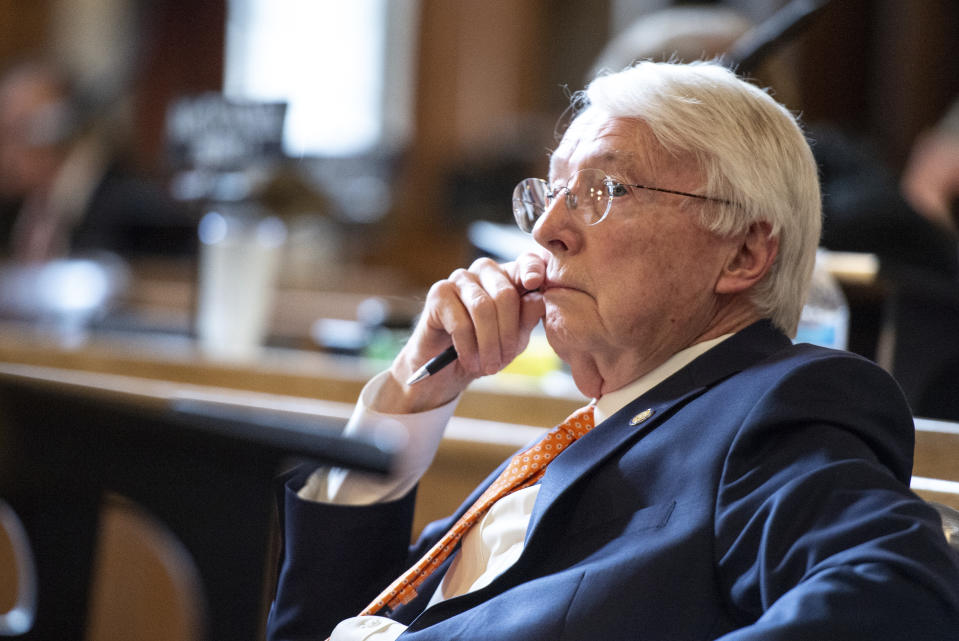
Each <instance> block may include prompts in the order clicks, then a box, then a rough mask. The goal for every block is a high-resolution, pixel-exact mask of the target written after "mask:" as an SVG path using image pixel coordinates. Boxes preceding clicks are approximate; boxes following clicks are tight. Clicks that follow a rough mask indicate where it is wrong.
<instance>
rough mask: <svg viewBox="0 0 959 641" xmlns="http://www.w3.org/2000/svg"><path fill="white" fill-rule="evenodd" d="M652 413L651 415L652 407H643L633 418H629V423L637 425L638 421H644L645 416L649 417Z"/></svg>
mask: <svg viewBox="0 0 959 641" xmlns="http://www.w3.org/2000/svg"><path fill="white" fill-rule="evenodd" d="M652 415H653V408H649V409H645V410H643V411H642V412H640V413H639V414H637V415H636V416H634V417H633V418H631V419H629V424H630V425H639V424H640V423H642V422H643V421H645V420H646V419H647V418H649V417H650V416H652Z"/></svg>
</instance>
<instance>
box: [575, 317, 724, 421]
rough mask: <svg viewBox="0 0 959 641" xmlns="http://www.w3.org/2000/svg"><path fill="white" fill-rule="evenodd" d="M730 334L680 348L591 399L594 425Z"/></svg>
mask: <svg viewBox="0 0 959 641" xmlns="http://www.w3.org/2000/svg"><path fill="white" fill-rule="evenodd" d="M730 336H732V334H724V335H722V336H719V337H718V338H713V339H711V340H708V341H703V342H702V343H696V344H695V345H691V346H690V347H687V348H686V349H683V350H680V351H678V352H676V353H675V354H673V355H672V356H670V357H669V359H667V360H666V362H664V363H663V364H662V365H660V366H659V367H656V368H655V369H653V370H652V371H650V372H647V373H646V374H644V375H643V376H640V377H639V378H637V379H636V380H635V381H633V382H632V383H629V384H628V385H625V386H624V387H621V388H619V389H618V390H615V391H613V392H610V393H608V394H604V395H603V396H601V397H600V398H598V399H595V400H594V401H593V404H594V405H595V409H594V418H595V423H596V425H599V424H600V423H602V422H603V421H604V420H606V419H607V418H609V417H610V416H612V415H613V414H615V413H616V412H618V411H619V410H621V409H622V408H624V407H626V405H627V404H628V403H630V402H631V401H632V400H633V399H635V398H638V397H640V396H642V395H643V394H645V393H646V392H648V391H649V390H651V389H653V388H654V387H656V386H657V385H659V384H660V383H662V382H663V381H665V380H666V379H667V378H669V377H670V376H672V375H673V374H675V373H676V372H678V371H679V370H681V369H682V368H683V367H685V366H686V365H688V364H689V363H691V362H693V361H694V360H695V359H697V358H698V357H700V356H702V355H703V354H705V353H706V352H707V351H709V350H710V349H712V348H713V347H715V346H716V345H719V344H720V343H721V342H723V341H724V340H726V339H727V338H729V337H730Z"/></svg>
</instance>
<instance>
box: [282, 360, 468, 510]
mask: <svg viewBox="0 0 959 641" xmlns="http://www.w3.org/2000/svg"><path fill="white" fill-rule="evenodd" d="M387 376H389V374H388V373H387V372H382V373H380V374H378V375H376V376H375V377H373V378H372V379H371V380H370V381H369V382H368V383H367V384H366V386H365V387H364V388H363V391H362V392H360V398H359V400H358V401H357V403H356V407H355V408H354V409H353V415H352V416H350V420H349V422H348V423H347V424H346V428H345V429H344V430H343V434H344V435H345V436H358V437H362V438H365V439H372V440H376V441H386V442H388V443H390V444H391V445H393V446H394V447H395V448H396V449H397V451H398V453H397V457H396V461H395V463H394V469H393V471H392V473H390V474H389V475H388V476H386V477H382V476H373V475H371V474H367V473H363V472H356V471H353V470H346V469H342V468H326V467H324V468H320V469H318V470H316V471H314V472H313V473H312V474H311V475H310V477H309V478H308V479H307V481H306V484H305V485H304V486H303V487H302V488H301V489H300V490H299V492H297V496H299V497H300V498H301V499H305V500H308V501H319V502H322V503H336V504H340V505H368V504H370V503H378V502H383V501H393V500H398V499H400V498H402V497H403V496H405V495H406V494H407V493H408V492H409V491H410V490H412V489H413V487H414V486H415V485H416V484H417V483H418V482H419V480H420V478H421V477H422V476H423V474H424V473H426V470H427V469H428V468H429V466H430V464H431V463H432V462H433V457H434V456H435V455H436V450H437V449H438V448H439V445H440V441H441V440H442V438H443V431H444V430H445V429H446V424H447V423H449V420H450V418H452V416H453V412H454V411H455V410H456V405H457V403H458V402H459V397H457V398H455V399H453V400H452V401H450V402H449V403H447V404H445V405H441V406H440V407H437V408H434V409H431V410H428V411H426V412H417V413H415V414H384V413H382V412H376V411H374V410H372V409H370V402H371V400H372V398H373V397H374V395H375V394H376V392H377V391H378V390H379V388H380V387H381V386H382V385H383V382H384V381H385V380H386V377H387Z"/></svg>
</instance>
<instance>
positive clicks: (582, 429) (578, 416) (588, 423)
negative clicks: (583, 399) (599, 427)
mask: <svg viewBox="0 0 959 641" xmlns="http://www.w3.org/2000/svg"><path fill="white" fill-rule="evenodd" d="M593 426H594V419H593V405H592V403H590V404H589V405H587V406H586V407H581V408H579V409H578V410H576V411H575V412H573V413H572V414H570V415H569V418H567V419H566V420H565V421H563V424H562V425H560V426H559V427H560V429H562V430H564V431H566V432H569V433H570V434H572V435H573V438H574V439H576V438H579V437H580V436H582V435H583V434H585V433H586V432H588V431H590V430H591V429H593Z"/></svg>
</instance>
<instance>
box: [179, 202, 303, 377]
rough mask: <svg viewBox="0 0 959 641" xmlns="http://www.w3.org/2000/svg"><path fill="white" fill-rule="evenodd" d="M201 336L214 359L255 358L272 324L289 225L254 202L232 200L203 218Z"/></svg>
mask: <svg viewBox="0 0 959 641" xmlns="http://www.w3.org/2000/svg"><path fill="white" fill-rule="evenodd" d="M198 232H199V236H200V274H199V279H200V285H199V289H200V293H199V300H198V304H197V336H198V338H199V344H200V349H201V351H202V352H203V353H204V354H205V355H207V356H209V357H211V358H215V359H221V360H250V359H252V358H255V357H256V355H257V354H258V352H259V350H260V347H261V346H262V344H263V341H264V339H265V338H266V334H267V331H268V328H269V320H270V316H271V312H272V309H273V293H274V289H275V286H276V279H277V272H278V269H279V263H280V256H281V252H282V248H283V244H284V242H285V240H286V226H285V225H284V224H283V222H282V221H281V220H280V219H279V218H275V217H272V216H265V215H263V213H262V211H260V210H258V209H257V208H255V207H254V206H252V205H247V206H241V205H229V206H224V207H222V208H217V209H214V210H212V211H210V212H209V213H207V214H205V215H204V216H203V218H202V219H201V220H200V225H199V229H198Z"/></svg>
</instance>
